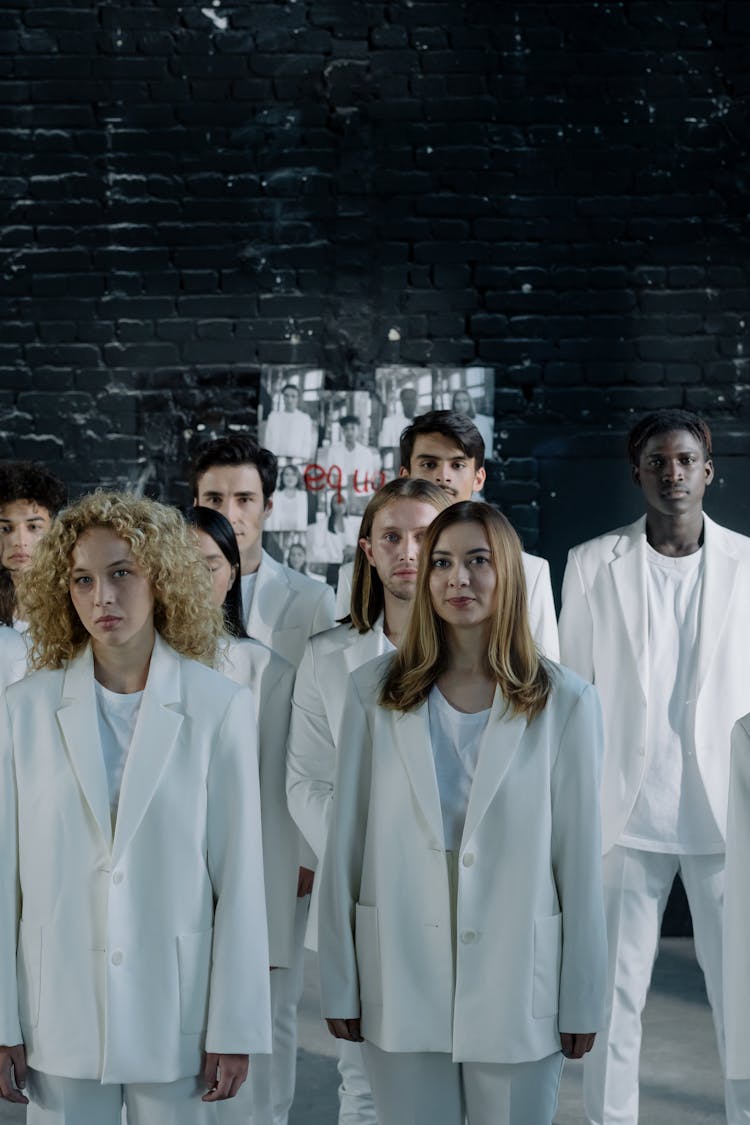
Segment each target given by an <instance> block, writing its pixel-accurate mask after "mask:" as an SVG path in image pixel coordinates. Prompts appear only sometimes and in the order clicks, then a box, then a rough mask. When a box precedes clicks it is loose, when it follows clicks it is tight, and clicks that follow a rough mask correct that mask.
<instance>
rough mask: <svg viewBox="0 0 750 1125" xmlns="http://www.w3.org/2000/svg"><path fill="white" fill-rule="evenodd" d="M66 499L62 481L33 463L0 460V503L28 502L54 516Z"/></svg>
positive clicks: (66, 494)
mask: <svg viewBox="0 0 750 1125" xmlns="http://www.w3.org/2000/svg"><path fill="white" fill-rule="evenodd" d="M67 499H68V490H67V489H66V487H65V485H64V484H63V482H62V481H61V480H60V479H59V478H58V477H56V476H55V475H54V473H51V472H50V471H49V469H45V467H44V465H39V464H37V463H36V462H35V461H0V504H12V503H13V502H14V501H16V500H28V502H29V503H30V504H37V505H38V506H39V507H40V508H45V509H46V510H47V511H48V512H49V514H50V516H56V515H57V513H58V512H59V511H60V509H61V508H62V507H64V505H65V503H66V501H67Z"/></svg>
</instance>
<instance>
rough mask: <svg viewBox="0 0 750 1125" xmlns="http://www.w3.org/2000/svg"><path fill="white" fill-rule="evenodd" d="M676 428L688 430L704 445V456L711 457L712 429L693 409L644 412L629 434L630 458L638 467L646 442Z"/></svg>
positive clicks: (669, 432)
mask: <svg viewBox="0 0 750 1125" xmlns="http://www.w3.org/2000/svg"><path fill="white" fill-rule="evenodd" d="M675 430H686V431H687V432H688V433H689V434H692V436H693V437H694V438H695V440H696V441H699V442H700V443H701V445H702V446H703V456H704V457H705V459H706V460H707V461H708V460H710V458H711V431H710V430H709V428H708V425H707V424H706V423H705V422H704V421H703V419H702V418H701V417H700V415H699V414H694V413H693V412H692V411H691V410H677V409H674V410H652V411H651V413H650V414H644V415H643V417H642V418H639V419H638V421H637V422H636V424H635V425H634V426H633V428H632V429H631V431H630V433H629V434H628V459H629V461H630V464H631V465H634V466H635V467H636V468H637V467H638V465H639V464H640V460H641V453H642V452H643V449H644V446H645V445H646V442H648V441H650V440H651V438H652V437H656V435H657V434H671V433H674V432H675Z"/></svg>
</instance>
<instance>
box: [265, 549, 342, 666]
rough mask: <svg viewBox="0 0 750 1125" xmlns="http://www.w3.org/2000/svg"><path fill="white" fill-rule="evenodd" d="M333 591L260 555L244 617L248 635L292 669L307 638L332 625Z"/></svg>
mask: <svg viewBox="0 0 750 1125" xmlns="http://www.w3.org/2000/svg"><path fill="white" fill-rule="evenodd" d="M333 613H334V597H333V590H332V589H331V587H330V586H328V585H327V584H324V583H322V582H315V581H314V579H312V578H308V577H307V575H306V574H299V573H298V572H297V571H296V570H292V569H291V568H290V567H288V566H283V565H282V564H281V563H278V562H276V560H275V559H272V558H271V556H270V555H268V554H266V552H265V551H264V552H263V558H262V560H261V564H260V567H259V568H258V577H257V579H256V580H255V592H254V593H253V599H252V602H251V603H250V609H249V611H248V613H247V615H246V616H247V619H246V622H245V628H246V629H247V632H248V635H249V636H251V637H254V638H255V640H257V641H262V642H263V644H264V645H268V647H269V648H272V649H273V650H274V652H278V653H279V654H280V655H281V656H283V657H284V659H285V660H288V661H289V663H290V664H293V665H294V666H295V668H296V667H297V665H298V664H299V662H300V660H301V659H302V653H303V652H304V651H305V645H306V644H307V641H308V638H309V637H311V636H313V634H314V633H321V632H322V631H323V630H324V629H330V628H331V626H332V625H333V624H334V617H333Z"/></svg>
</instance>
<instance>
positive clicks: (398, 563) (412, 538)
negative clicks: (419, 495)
mask: <svg viewBox="0 0 750 1125" xmlns="http://www.w3.org/2000/svg"><path fill="white" fill-rule="evenodd" d="M436 515H437V509H436V508H433V506H432V504H428V503H426V501H424V500H412V499H406V498H404V499H402V500H392V501H391V502H390V503H389V504H386V505H385V506H384V507H382V508H380V509H379V510H378V511H377V512H376V513H375V518H374V519H373V521H372V528H371V529H370V536H369V538H367V539H360V541H359V545H360V547H361V548H362V550H363V551H364V553H365V555H366V556H367V561H368V562H369V564H370V566H372V567H374V568H375V570H376V571H377V574H378V578H379V579H380V581H381V582H382V583H383V587H384V588H385V589H386V590H387V591H388V593H389V594H392V595H393V597H394V598H398V599H399V601H411V600H412V598H413V597H414V590H415V589H416V584H417V564H418V562H419V548H420V546H421V545H422V540H423V539H424V533H425V531H426V530H427V528H428V527H429V525H430V524H431V523H432V521H433V520H434V518H435V516H436Z"/></svg>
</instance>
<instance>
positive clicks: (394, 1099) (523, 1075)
mask: <svg viewBox="0 0 750 1125" xmlns="http://www.w3.org/2000/svg"><path fill="white" fill-rule="evenodd" d="M362 1057H363V1058H364V1061H365V1068H366V1070H367V1074H368V1075H369V1078H370V1083H371V1085H372V1093H373V1097H374V1099H375V1111H376V1113H377V1118H378V1125H464V1122H466V1125H551V1123H552V1118H553V1117H554V1114H555V1109H556V1107H557V1093H558V1089H559V1087H560V1076H561V1074H562V1067H563V1056H562V1055H561V1054H560V1053H559V1052H558V1053H556V1054H554V1055H549V1056H548V1057H547V1058H546V1059H539V1060H538V1061H537V1062H528V1063H511V1064H504V1063H454V1062H453V1060H452V1059H451V1056H450V1055H449V1054H443V1053H441V1052H428V1053H419V1052H415V1053H414V1054H402V1053H400V1052H390V1051H381V1050H380V1048H379V1047H375V1046H373V1044H372V1043H363V1044H362Z"/></svg>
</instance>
